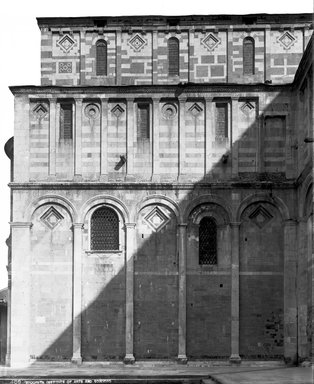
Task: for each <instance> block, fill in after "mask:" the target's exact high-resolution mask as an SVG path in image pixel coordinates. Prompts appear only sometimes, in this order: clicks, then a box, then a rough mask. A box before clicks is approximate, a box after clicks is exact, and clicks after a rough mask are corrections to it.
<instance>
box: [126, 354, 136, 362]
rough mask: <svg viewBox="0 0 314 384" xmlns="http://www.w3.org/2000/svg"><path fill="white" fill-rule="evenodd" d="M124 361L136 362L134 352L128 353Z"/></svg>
mask: <svg viewBox="0 0 314 384" xmlns="http://www.w3.org/2000/svg"><path fill="white" fill-rule="evenodd" d="M123 362H124V364H134V363H135V358H134V356H133V354H131V353H128V354H127V355H125V358H124V359H123Z"/></svg>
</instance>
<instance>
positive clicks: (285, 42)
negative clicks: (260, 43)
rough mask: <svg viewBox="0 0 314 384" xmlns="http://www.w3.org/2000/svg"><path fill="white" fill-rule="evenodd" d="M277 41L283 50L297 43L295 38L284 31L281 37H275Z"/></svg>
mask: <svg viewBox="0 0 314 384" xmlns="http://www.w3.org/2000/svg"><path fill="white" fill-rule="evenodd" d="M277 41H278V43H279V44H281V45H282V46H283V47H284V49H289V48H291V47H292V45H293V44H294V43H295V42H296V41H297V38H296V37H295V36H294V35H293V34H292V33H290V32H288V31H286V32H284V33H283V34H282V35H281V36H279V37H277Z"/></svg>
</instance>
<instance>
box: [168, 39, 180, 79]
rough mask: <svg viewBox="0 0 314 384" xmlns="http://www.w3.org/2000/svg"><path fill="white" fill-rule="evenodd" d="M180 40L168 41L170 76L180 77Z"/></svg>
mask: <svg viewBox="0 0 314 384" xmlns="http://www.w3.org/2000/svg"><path fill="white" fill-rule="evenodd" d="M179 69H180V68H179V40H178V39H177V38H176V37H170V39H169V40H168V74H169V76H179Z"/></svg>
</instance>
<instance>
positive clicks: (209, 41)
mask: <svg viewBox="0 0 314 384" xmlns="http://www.w3.org/2000/svg"><path fill="white" fill-rule="evenodd" d="M201 43H202V44H203V45H204V47H206V48H207V49H208V50H209V51H213V50H214V49H215V48H216V47H217V45H218V44H220V43H221V40H220V39H219V38H218V37H217V36H215V35H213V34H212V33H209V34H208V35H206V36H205V37H204V39H202V41H201Z"/></svg>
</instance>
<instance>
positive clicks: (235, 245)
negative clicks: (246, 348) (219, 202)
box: [229, 223, 241, 363]
mask: <svg viewBox="0 0 314 384" xmlns="http://www.w3.org/2000/svg"><path fill="white" fill-rule="evenodd" d="M239 228H240V223H231V231H232V232H231V252H232V253H231V356H230V359H229V360H230V362H231V363H240V362H241V358H240V355H239V298H240V289H239V253H240V249H239Z"/></svg>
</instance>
